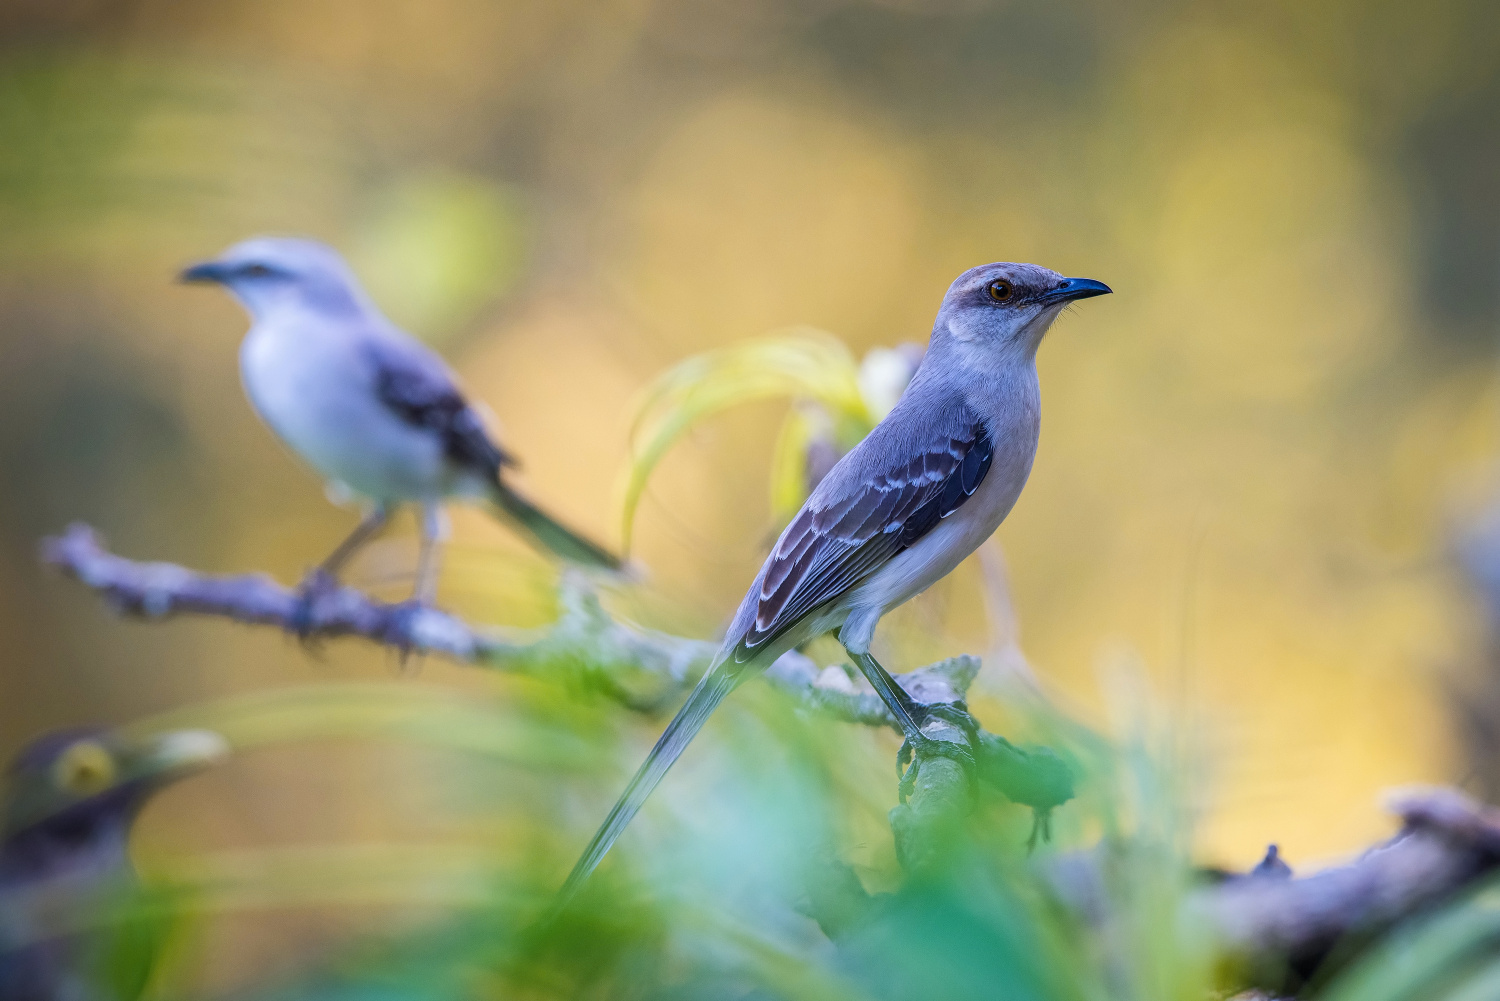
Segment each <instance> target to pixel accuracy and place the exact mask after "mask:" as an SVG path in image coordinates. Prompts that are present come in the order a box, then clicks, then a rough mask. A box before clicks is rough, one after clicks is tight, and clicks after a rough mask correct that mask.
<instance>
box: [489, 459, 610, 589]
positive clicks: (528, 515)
mask: <svg viewBox="0 0 1500 1001" xmlns="http://www.w3.org/2000/svg"><path fill="white" fill-rule="evenodd" d="M491 496H492V497H493V499H494V501H495V504H496V505H498V506H499V508H500V510H502V511H504V512H505V513H506V514H507V515H509V516H510V517H511V518H513V519H514V520H515V521H516V522H517V523H518V524H519V525H520V526H521V527H522V528H524V529H525V530H526V531H527V533H529V534H530V535H531V536H532V538H534V539H536V541H537V542H539V543H541V544H542V545H543V546H544V547H546V548H547V549H548V550H550V551H551V552H552V553H553V554H555V555H556V556H558V557H560V558H562V559H564V560H567V561H568V562H570V563H576V564H578V565H580V566H586V567H602V568H604V569H606V570H619V569H620V568H621V566H622V565H623V564H622V563H621V561H620V558H619V557H618V556H616V555H614V554H613V553H611V552H610V551H609V550H607V549H605V548H604V547H602V546H600V545H597V544H596V543H593V542H590V541H589V540H588V539H585V538H584V537H583V536H581V535H579V534H578V533H577V532H575V531H573V530H572V529H571V528H568V527H567V526H566V525H564V524H562V523H561V522H559V521H557V520H556V519H555V518H553V517H552V516H551V515H549V514H547V513H546V512H545V511H543V510H542V509H541V508H539V507H537V506H536V505H535V504H533V503H531V501H529V500H527V499H526V498H525V497H522V496H521V495H520V494H518V493H516V492H515V491H514V490H512V489H511V488H510V487H508V486H506V485H505V484H504V483H501V482H500V481H499V480H496V482H495V486H494V490H493V491H492V492H491Z"/></svg>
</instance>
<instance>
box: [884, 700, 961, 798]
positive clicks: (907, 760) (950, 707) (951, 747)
mask: <svg viewBox="0 0 1500 1001" xmlns="http://www.w3.org/2000/svg"><path fill="white" fill-rule="evenodd" d="M921 708H922V718H921V719H920V720H918V724H917V725H918V726H925V725H926V723H927V721H928V720H929V719H940V720H942V721H943V722H945V723H949V724H951V725H952V726H955V727H957V728H958V729H959V730H960V731H962V732H963V735H964V743H959V742H957V741H952V740H938V739H936V738H933V737H926V736H924V737H922V738H920V739H919V740H918V741H916V742H915V746H914V742H913V741H912V739H911V737H907V739H906V740H905V741H903V742H902V744H901V750H899V751H897V752H896V774H897V776H899V778H900V780H901V781H900V784H899V785H898V786H897V787H896V792H897V795H898V796H899V797H900V802H902V803H905V802H906V800H907V797H909V796H910V795H911V794H912V792H913V791H914V790H915V788H916V784H917V776H918V774H919V773H920V771H921V767H922V758H924V757H932V756H936V757H943V758H949V759H951V760H953V761H957V762H958V763H959V765H960V766H961V767H962V768H963V770H964V774H966V775H968V776H969V777H970V779H971V780H972V779H973V776H974V774H975V753H974V746H975V744H976V742H977V741H978V735H979V724H978V723H976V722H975V721H974V717H973V716H970V715H969V710H968V707H967V706H965V705H964V704H963V703H962V702H949V703H934V704H932V705H926V706H922V707H921ZM918 752H920V753H918Z"/></svg>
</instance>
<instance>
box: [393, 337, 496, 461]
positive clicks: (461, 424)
mask: <svg viewBox="0 0 1500 1001" xmlns="http://www.w3.org/2000/svg"><path fill="white" fill-rule="evenodd" d="M369 351H370V355H371V358H372V360H373V361H374V363H375V388H376V392H377V393H378V394H379V395H380V399H381V400H382V401H383V402H384V403H385V405H386V406H388V407H390V409H391V411H392V412H393V413H395V414H396V415H397V416H399V417H400V418H401V419H402V420H404V421H406V422H407V423H409V424H411V425H413V426H415V427H419V428H425V429H428V430H430V431H432V432H434V433H435V434H437V435H439V436H441V438H442V441H443V452H444V453H445V454H446V455H447V456H448V458H449V459H451V460H452V461H453V463H454V464H455V465H457V466H460V467H461V468H464V469H475V470H479V471H481V472H483V473H485V474H486V475H487V476H489V477H491V478H494V477H497V476H499V474H500V467H501V466H513V465H515V460H514V459H513V458H512V457H511V456H510V455H508V454H507V453H506V452H505V450H504V449H502V448H501V447H500V446H499V445H496V444H495V442H494V440H493V439H492V438H490V436H489V432H488V431H486V430H485V427H484V422H483V421H482V420H480V417H479V415H478V414H477V413H475V412H474V409H473V408H472V407H470V406H469V404H468V401H467V400H465V399H464V398H463V394H461V393H460V392H459V391H458V387H457V386H456V385H454V383H453V379H452V377H451V376H450V375H449V374H448V370H447V366H445V365H444V364H443V363H442V361H441V360H440V359H439V358H438V357H437V356H436V355H433V354H431V353H430V352H428V351H427V349H426V348H424V347H422V346H421V345H417V344H405V343H401V342H394V341H387V340H380V341H375V342H373V343H372V344H371V345H370V347H369Z"/></svg>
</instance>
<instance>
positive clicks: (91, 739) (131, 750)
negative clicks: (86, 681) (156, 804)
mask: <svg viewBox="0 0 1500 1001" xmlns="http://www.w3.org/2000/svg"><path fill="white" fill-rule="evenodd" d="M228 753H229V743H228V742H227V741H226V740H225V739H224V738H223V737H221V736H219V735H218V734H217V733H213V732H212V731H209V730H178V731H174V732H171V733H164V734H159V735H156V736H152V737H145V738H139V739H132V738H127V737H123V736H121V735H119V734H117V733H113V732H109V731H102V730H99V731H96V730H73V731H65V732H61V733H54V734H50V735H48V736H45V737H42V738H40V739H39V740H36V741H34V742H33V743H32V744H30V745H29V746H27V747H26V748H25V749H24V750H22V751H21V753H20V754H19V755H17V756H16V758H15V760H14V761H13V762H12V763H11V766H10V768H9V770H8V771H7V773H6V775H5V778H4V792H3V797H0V883H4V882H9V881H12V880H15V879H26V878H38V877H42V876H45V875H46V874H47V873H48V871H49V870H52V869H55V868H59V867H65V866H67V865H69V864H70V860H71V859H73V858H75V857H77V856H78V855H80V854H95V853H97V852H98V850H99V849H101V848H110V849H115V848H118V849H120V850H123V848H124V845H125V842H126V841H127V840H128V835H129V830H130V824H131V822H132V821H133V820H134V819H135V816H136V814H137V813H138V812H140V809H141V807H142V806H144V805H145V803H146V801H147V800H148V799H150V798H151V796H152V795H153V794H154V793H156V792H157V791H158V790H160V789H162V788H163V787H164V786H166V785H168V784H170V783H171V782H174V781H176V780H177V779H180V778H182V777H183V776H185V775H189V774H192V773H193V772H195V771H197V770H199V769H201V768H204V767H206V766H208V765H211V764H214V763H216V762H218V761H220V760H222V759H223V758H224V757H226V756H227V755H228Z"/></svg>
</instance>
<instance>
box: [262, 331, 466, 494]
mask: <svg viewBox="0 0 1500 1001" xmlns="http://www.w3.org/2000/svg"><path fill="white" fill-rule="evenodd" d="M240 377H241V380H242V382H243V383H244V387H245V394H246V395H247V396H248V397H249V398H250V402H251V405H252V406H254V408H255V411H256V413H257V414H259V415H260V417H261V419H262V420H264V421H265V422H266V424H267V425H268V426H270V428H271V430H273V431H274V432H276V434H277V436H278V437H280V438H281V440H282V441H283V442H285V443H286V444H287V446H289V447H290V448H291V449H292V451H294V452H296V453H297V454H298V455H299V456H300V457H301V458H302V459H304V460H305V461H306V462H307V463H308V464H309V465H311V466H312V467H313V468H314V469H316V470H317V471H318V472H319V473H320V474H322V476H323V477H325V478H326V479H328V480H331V481H334V482H336V483H338V484H340V485H342V486H343V487H346V488H347V489H349V490H351V491H353V492H354V493H356V494H360V495H362V496H365V497H368V498H371V499H374V500H382V501H395V502H400V501H421V500H427V499H432V498H436V497H439V496H442V495H443V494H444V493H446V487H447V486H448V480H449V478H450V477H449V470H448V468H447V463H446V461H445V460H444V457H443V448H442V442H441V441H440V440H439V439H438V437H437V435H435V434H433V433H432V432H430V431H426V430H424V429H421V428H416V427H413V426H412V425H410V424H408V423H406V422H405V421H403V420H402V419H400V418H399V417H398V416H397V415H395V414H394V413H393V412H392V411H391V410H389V409H388V408H387V407H386V406H385V405H384V403H382V402H381V401H380V399H379V397H378V396H377V395H376V379H375V372H374V369H373V366H372V365H371V364H370V363H369V362H368V361H367V360H366V359H365V357H364V356H363V355H362V354H361V353H360V352H359V351H358V350H357V345H356V344H355V343H354V342H353V340H352V339H351V338H349V337H345V336H343V335H342V334H341V333H340V332H338V331H333V330H329V329H314V328H308V327H306V326H303V325H298V324H296V323H277V324H267V323H262V324H257V325H256V326H255V327H253V328H252V329H251V331H250V333H249V334H248V335H247V336H246V337H245V341H244V344H243V345H241V348H240Z"/></svg>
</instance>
